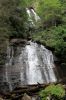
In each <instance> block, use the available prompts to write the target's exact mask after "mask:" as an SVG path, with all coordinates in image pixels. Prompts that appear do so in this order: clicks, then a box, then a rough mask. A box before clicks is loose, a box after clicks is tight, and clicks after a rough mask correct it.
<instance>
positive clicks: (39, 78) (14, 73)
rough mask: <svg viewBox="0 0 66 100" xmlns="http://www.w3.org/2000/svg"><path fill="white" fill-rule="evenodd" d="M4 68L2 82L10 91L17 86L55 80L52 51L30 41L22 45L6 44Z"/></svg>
mask: <svg viewBox="0 0 66 100" xmlns="http://www.w3.org/2000/svg"><path fill="white" fill-rule="evenodd" d="M4 69H5V70H4V74H3V73H2V74H3V77H4V78H3V81H2V83H3V84H5V83H6V87H9V90H11V91H12V89H14V88H15V87H17V86H22V85H27V84H29V85H31V84H37V83H40V84H43V83H51V82H56V81H57V78H56V75H55V65H54V59H53V54H52V52H51V51H50V50H48V49H46V48H45V47H44V46H43V45H39V44H37V43H34V42H31V41H29V45H26V46H23V47H22V46H15V47H14V46H8V48H7V62H6V64H5V67H4ZM4 86H5V85H3V87H4Z"/></svg>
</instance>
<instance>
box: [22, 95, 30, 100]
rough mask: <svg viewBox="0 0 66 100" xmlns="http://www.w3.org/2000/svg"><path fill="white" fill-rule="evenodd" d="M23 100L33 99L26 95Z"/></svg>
mask: <svg viewBox="0 0 66 100" xmlns="http://www.w3.org/2000/svg"><path fill="white" fill-rule="evenodd" d="M21 100H32V99H31V97H30V96H28V95H27V94H26V93H25V94H24V96H23V97H22V99H21Z"/></svg>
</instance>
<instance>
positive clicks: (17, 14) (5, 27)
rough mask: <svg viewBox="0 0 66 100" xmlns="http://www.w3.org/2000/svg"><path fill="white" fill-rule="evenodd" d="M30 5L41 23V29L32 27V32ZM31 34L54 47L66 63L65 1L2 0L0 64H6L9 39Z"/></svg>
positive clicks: (37, 39)
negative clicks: (29, 18)
mask: <svg viewBox="0 0 66 100" xmlns="http://www.w3.org/2000/svg"><path fill="white" fill-rule="evenodd" d="M31 7H32V8H33V9H34V10H35V12H36V13H37V14H38V15H39V16H40V18H41V23H42V24H41V27H39V31H38V29H37V31H35V30H34V29H33V30H34V31H32V30H31V31H32V33H30V32H29V24H28V16H27V13H26V8H31ZM33 33H34V34H33ZM29 36H30V37H31V38H32V39H33V40H34V41H38V42H40V43H42V44H43V45H45V46H47V47H50V48H52V49H53V52H54V54H55V55H56V56H58V57H59V58H61V63H62V64H63V65H64V66H66V64H65V62H66V0H10V1H9V0H0V44H1V45H0V64H4V61H5V57H6V53H5V51H6V48H7V43H8V40H10V39H11V38H25V39H27V38H28V37H29Z"/></svg>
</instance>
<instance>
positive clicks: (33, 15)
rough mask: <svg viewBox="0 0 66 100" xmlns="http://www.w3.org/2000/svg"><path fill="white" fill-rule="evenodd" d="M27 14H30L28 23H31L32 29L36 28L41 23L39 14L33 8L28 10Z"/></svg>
mask: <svg viewBox="0 0 66 100" xmlns="http://www.w3.org/2000/svg"><path fill="white" fill-rule="evenodd" d="M26 12H27V14H28V21H29V22H30V25H31V26H32V27H36V24H37V23H39V22H41V19H40V17H39V16H38V14H37V13H36V12H35V11H34V9H33V8H26Z"/></svg>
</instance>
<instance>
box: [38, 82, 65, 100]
mask: <svg viewBox="0 0 66 100" xmlns="http://www.w3.org/2000/svg"><path fill="white" fill-rule="evenodd" d="M49 94H50V95H51V96H52V95H53V96H57V98H58V100H62V97H63V96H64V95H65V90H64V88H63V86H62V85H60V84H58V85H49V86H48V87H46V88H45V89H44V90H41V91H40V92H39V95H40V96H41V98H42V100H46V97H47V96H49ZM56 100H57V99H56Z"/></svg>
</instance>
